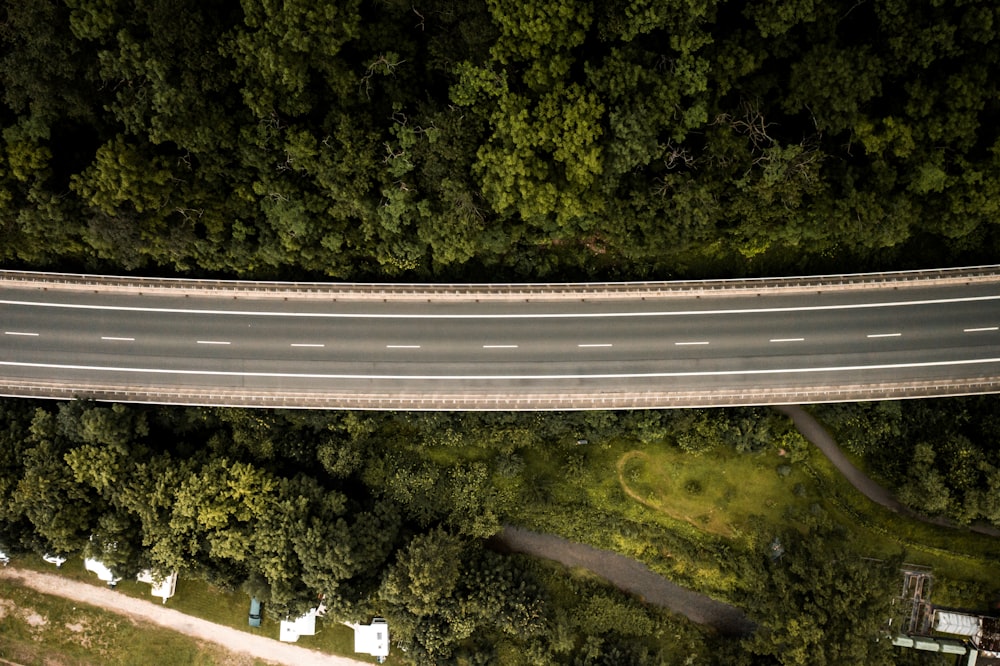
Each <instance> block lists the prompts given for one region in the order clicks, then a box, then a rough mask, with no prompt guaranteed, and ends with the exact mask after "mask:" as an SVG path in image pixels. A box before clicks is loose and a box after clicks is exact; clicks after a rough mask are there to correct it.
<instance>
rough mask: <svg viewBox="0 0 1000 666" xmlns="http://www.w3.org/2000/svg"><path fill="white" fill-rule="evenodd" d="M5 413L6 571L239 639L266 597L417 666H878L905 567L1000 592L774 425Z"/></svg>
mask: <svg viewBox="0 0 1000 666" xmlns="http://www.w3.org/2000/svg"><path fill="white" fill-rule="evenodd" d="M986 400H989V399H988V398H987V399H986ZM924 403H925V404H927V405H928V406H929V407H935V406H936V408H937V409H940V410H941V411H942V412H947V411H948V410H950V409H953V407H954V403H953V402H952V401H949V400H939V401H924ZM0 404H2V406H3V409H2V410H0V415H2V419H3V423H2V427H0V439H2V442H0V443H2V446H0V465H2V473H0V534H2V536H3V538H4V539H5V541H6V545H7V547H8V548H9V549H11V550H13V551H21V552H31V551H33V552H36V553H44V552H53V551H55V552H64V553H76V554H88V555H92V556H95V557H98V558H99V559H102V560H103V561H105V562H106V563H107V564H109V565H110V566H112V568H113V569H115V570H116V571H117V572H118V573H119V574H120V575H123V576H125V577H126V578H127V577H129V576H131V575H133V574H134V573H135V572H136V571H138V570H139V569H141V568H146V567H149V566H153V567H155V568H159V569H163V570H171V569H177V570H179V571H180V572H181V580H182V581H185V582H182V584H181V587H180V588H179V590H178V597H177V601H176V602H171V603H172V605H173V604H176V605H177V607H178V608H179V609H181V610H186V611H190V612H192V613H193V614H196V615H201V616H203V617H207V618H208V619H213V620H216V621H219V619H218V616H219V615H227V616H228V617H229V618H230V619H229V620H222V621H223V622H225V623H227V624H229V623H235V624H236V625H237V626H239V625H240V624H242V623H245V612H246V609H245V608H244V606H245V605H246V603H247V600H248V595H249V594H255V595H256V596H258V597H259V598H262V599H264V600H265V604H266V605H265V608H266V611H267V613H268V614H269V616H270V618H271V620H270V621H268V622H266V623H265V625H266V626H269V627H270V629H271V630H272V631H273V630H274V626H275V625H274V623H273V620H275V619H279V618H283V617H285V616H286V615H287V614H291V615H297V614H299V613H301V612H303V611H305V610H306V609H308V608H309V607H311V606H313V605H315V603H316V599H317V597H318V596H319V595H320V594H323V595H325V601H326V603H327V605H328V607H329V608H330V618H329V622H330V623H331V624H332V623H333V622H336V621H339V620H361V621H367V620H369V619H370V618H371V617H372V616H373V615H382V616H384V617H386V618H387V619H388V620H389V622H390V625H391V626H392V627H393V635H394V637H395V640H398V643H397V647H405V648H406V652H403V651H402V650H397V651H395V653H394V654H395V658H397V659H400V660H401V661H403V662H409V663H415V664H421V663H427V662H428V661H432V660H433V661H437V662H439V663H456V664H474V663H487V662H489V661H491V660H492V661H496V660H500V659H502V660H503V663H509V664H540V663H574V662H578V663H594V664H601V663H608V664H611V663H615V664H628V663H634V664H647V663H648V664H653V663H661V662H663V661H664V660H666V661H667V662H672V661H673V660H674V658H675V657H676V656H677V655H680V654H682V653H683V654H685V655H687V657H685V658H690V660H691V663H693V664H698V663H726V664H730V663H731V664H756V663H762V664H763V663H774V662H775V661H777V662H779V663H782V664H812V665H815V664H847V663H852V662H851V660H852V659H856V657H857V655H859V654H868V653H869V652H870V650H872V649H874V648H872V647H871V645H870V643H871V641H872V640H873V637H874V636H878V635H880V625H881V624H882V623H883V622H884V621H885V619H886V618H887V617H888V615H889V614H891V612H892V610H891V608H890V602H891V598H892V596H893V595H894V594H895V593H896V587H897V584H898V567H899V565H900V563H901V562H903V561H904V560H905V561H907V562H912V563H917V564H923V565H927V566H932V567H934V571H935V575H936V576H937V577H938V583H937V584H936V588H935V590H936V592H935V593H936V594H940V595H941V596H940V598H939V599H938V601H939V603H948V604H950V605H955V606H961V607H968V608H979V609H982V608H985V607H986V606H987V605H988V604H989V603H990V602H991V601H992V600H993V598H994V597H995V596H996V594H997V592H998V589H997V587H996V584H995V581H996V580H997V575H998V574H1000V571H998V567H997V565H996V562H998V561H1000V547H998V540H997V539H994V538H991V537H986V536H982V535H975V534H972V533H967V532H964V531H962V530H955V529H948V528H944V527H937V526H932V525H925V524H922V523H919V522H916V521H913V520H911V519H908V518H904V517H902V516H899V515H896V514H892V513H891V512H888V511H885V510H883V509H881V508H879V507H875V506H872V505H871V504H870V503H869V502H868V501H867V500H866V499H864V498H863V497H862V496H861V495H860V494H859V493H857V492H856V491H855V490H854V489H853V488H851V487H850V486H849V485H847V483H846V481H844V480H843V479H842V478H841V477H840V476H839V474H838V473H837V472H836V471H835V470H834V469H833V468H832V467H831V466H830V465H829V464H828V463H827V462H826V460H825V458H823V457H822V456H821V455H820V454H819V453H818V452H816V451H814V450H813V449H812V447H811V446H810V445H808V444H807V443H806V442H805V441H804V440H803V439H802V438H801V436H800V435H799V434H798V433H797V432H796V431H794V430H793V429H792V428H791V424H790V422H789V421H788V420H787V419H785V418H784V417H782V416H780V415H778V414H777V413H775V412H772V411H771V410H767V409H758V408H753V409H749V408H748V409H729V410H682V411H667V412H620V413H552V414H534V413H523V414H503V413H483V414H475V413H469V414H444V413H427V414H408V413H395V414H394V413H357V412H355V413H337V412H300V411H289V412H283V411H269V410H262V411H242V410H232V409H205V408H170V407H148V406H123V405H113V406H107V405H98V404H93V403H86V402H72V403H52V402H41V403H32V402H30V401H15V400H6V401H3V402H2V403H0ZM862 409H863V408H862ZM584 441H585V442H586V443H581V442H584ZM505 524H513V525H518V526H521V527H526V528H528V529H532V530H536V531H539V532H545V533H551V534H556V535H560V536H564V537H566V538H569V539H571V540H575V541H579V542H582V543H587V544H590V545H593V546H596V547H599V548H605V549H608V550H611V551H614V552H617V553H621V554H623V555H626V556H629V557H632V558H635V559H637V560H639V561H641V562H644V563H645V564H647V565H648V566H649V567H650V568H651V569H652V570H653V571H654V572H657V573H660V574H662V575H664V576H665V577H667V578H668V579H669V580H672V581H674V582H676V583H679V584H682V585H684V586H686V587H689V588H691V589H694V590H698V591H701V592H703V593H706V594H708V595H710V596H712V597H714V598H716V599H719V600H722V601H726V602H729V603H732V604H735V605H736V606H738V607H739V608H741V609H743V610H744V611H745V612H746V613H747V614H748V615H749V616H750V618H751V619H752V620H753V621H754V622H755V623H757V625H758V630H757V631H756V632H755V633H754V635H753V636H752V637H747V638H745V639H743V640H739V639H736V640H734V639H732V638H726V637H722V636H717V635H715V634H713V633H712V632H711V631H709V630H707V629H706V628H702V627H698V626H696V625H693V624H692V623H690V622H689V621H688V620H686V619H685V618H683V617H679V616H674V615H672V614H670V613H668V612H667V611H664V610H660V609H657V608H655V607H652V606H649V605H646V604H643V603H642V602H641V600H639V599H636V598H633V597H630V596H628V595H625V594H623V593H621V592H618V591H617V590H614V589H613V588H610V587H609V586H608V585H606V584H604V583H602V582H601V581H599V580H596V579H595V578H594V577H593V576H592V575H590V574H588V573H586V572H572V573H571V575H568V576H567V575H566V573H565V572H564V571H563V570H562V568H561V567H559V566H557V565H554V564H550V563H546V562H544V561H540V560H536V559H533V558H530V557H526V556H522V555H507V554H504V553H503V552H502V551H498V550H495V549H494V547H493V542H492V541H491V540H490V537H492V536H494V535H495V534H497V533H498V532H499V531H500V530H501V529H502V527H503V525H505ZM775 543H777V544H780V547H781V550H782V551H783V554H781V556H780V557H774V545H775ZM67 566H70V565H67ZM70 571H71V572H72V569H71V570H70ZM78 575H83V574H82V572H78ZM197 581H203V582H197ZM132 587H135V590H132V589H131V588H132ZM212 588H215V589H218V590H222V591H224V592H225V594H224V595H223V596H221V597H213V594H212V593H211V589H212ZM122 589H123V591H125V592H126V593H132V592H134V593H136V594H140V595H143V596H145V595H148V589H147V588H146V587H145V586H138V585H132V584H129V583H122ZM185 591H187V592H188V594H182V593H184V592H185ZM227 595H233V596H227ZM182 597H186V598H187V599H186V600H185V599H184V598H182ZM241 599H242V601H240V600H241ZM188 604H190V605H191V606H190V608H188V607H187V605H188ZM817 608H821V609H823V610H822V612H818V611H817ZM848 610H850V611H851V612H850V613H848ZM637 627H641V628H642V629H641V630H639V629H638V628H637ZM650 628H652V629H650ZM647 629H649V631H647ZM261 630H262V631H264V630H266V627H265V628H262V629H261ZM322 640H326V639H325V638H324V639H322ZM345 640H346V639H345ZM790 645H804V646H808V649H807V650H806V651H805V652H796V651H794V650H790V649H789V646H790ZM832 645H836V646H837V650H836V651H834V650H833V649H832V648H831V647H830V646H832ZM316 647H323V648H324V649H329V650H331V651H336V652H342V651H346V648H347V646H343V645H336V644H330V645H320V644H317V645H316ZM879 649H880V650H882V652H881V653H880V654H881V657H880V658H883V659H884V660H885V662H886V663H888V662H890V661H891V660H893V659H897V660H902V661H900V662H899V663H910V662H909V661H906V660H909V659H910V656H908V655H905V654H896V655H894V654H893V653H892V652H891V651H890V650H889V647H888V644H887V643H886V642H885V641H883V642H882V643H881V647H880V648H879ZM796 654H798V655H799V656H795V655H796ZM668 656H669V658H668ZM482 660H485V661H482ZM854 663H857V662H856V661H855V662H854ZM929 663H933V662H929Z"/></svg>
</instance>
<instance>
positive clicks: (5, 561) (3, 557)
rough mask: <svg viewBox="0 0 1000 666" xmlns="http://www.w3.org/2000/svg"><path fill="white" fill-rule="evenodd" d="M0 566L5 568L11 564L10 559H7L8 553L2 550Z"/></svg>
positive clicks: (0, 551) (0, 552)
mask: <svg viewBox="0 0 1000 666" xmlns="http://www.w3.org/2000/svg"><path fill="white" fill-rule="evenodd" d="M0 564H2V565H4V566H7V565H8V564H10V558H9V557H7V553H5V552H3V551H2V550H0Z"/></svg>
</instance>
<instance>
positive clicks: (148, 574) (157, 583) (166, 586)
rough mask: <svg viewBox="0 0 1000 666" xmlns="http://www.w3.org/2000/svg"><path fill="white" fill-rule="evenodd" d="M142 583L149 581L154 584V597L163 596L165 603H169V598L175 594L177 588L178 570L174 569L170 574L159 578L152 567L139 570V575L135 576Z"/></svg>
mask: <svg viewBox="0 0 1000 666" xmlns="http://www.w3.org/2000/svg"><path fill="white" fill-rule="evenodd" d="M135 579H136V580H137V581H139V582H140V583H148V584H149V585H152V586H153V590H152V592H151V594H152V595H153V596H154V597H161V598H162V599H163V603H167V599H169V598H170V597H172V596H174V592H175V591H176V590H177V572H176V571H173V572H171V573H170V575H169V576H166V577H163V578H160V579H159V580H157V576H154V575H153V572H152V571H151V570H150V569H145V570H143V571H140V572H139V575H138V576H136V577H135Z"/></svg>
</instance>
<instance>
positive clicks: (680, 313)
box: [0, 294, 1000, 319]
mask: <svg viewBox="0 0 1000 666" xmlns="http://www.w3.org/2000/svg"><path fill="white" fill-rule="evenodd" d="M997 300H1000V294H998V295H993V296H966V297H963V298H931V299H923V300H916V301H885V302H880V303H841V304H838V305H803V306H797V307H765V308H731V309H726V310H654V311H649V312H539V313H535V314H527V313H517V312H512V313H506V314H504V313H495V312H488V313H487V312H484V313H478V314H459V313H452V314H443V313H437V314H432V313H426V314H423V313H416V312H414V313H406V314H403V313H364V312H277V311H273V310H264V311H255V310H210V309H206V310H199V309H193V308H152V307H137V306H128V305H93V304H85V303H43V302H40V301H15V300H0V305H21V306H25V307H41V308H66V309H71V310H114V311H119V312H163V313H165V314H204V315H233V316H242V317H313V318H320V319H324V318H325V319H593V318H602V317H603V318H615V317H684V316H698V315H732V314H755V313H761V314H767V313H774V312H820V311H824V310H867V309H872V308H891V307H905V306H908V305H946V304H948V303H980V302H984V301H997Z"/></svg>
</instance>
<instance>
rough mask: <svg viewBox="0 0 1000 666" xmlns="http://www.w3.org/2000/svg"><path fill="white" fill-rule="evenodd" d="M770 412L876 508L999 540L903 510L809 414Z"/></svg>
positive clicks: (787, 409) (994, 532) (996, 533)
mask: <svg viewBox="0 0 1000 666" xmlns="http://www.w3.org/2000/svg"><path fill="white" fill-rule="evenodd" d="M774 409H775V410H776V411H778V412H780V413H782V414H784V415H785V416H787V417H789V418H790V419H792V423H794V424H795V428H796V429H797V430H798V431H799V432H800V433H802V436H803V437H805V438H806V439H808V440H809V441H810V442H812V443H813V444H814V445H815V446H816V448H818V449H819V450H820V451H821V452H822V453H823V455H824V456H826V457H827V459H828V460H829V461H830V462H831V463H832V464H833V466H834V467H836V468H837V471H839V472H840V473H841V474H843V476H844V478H845V479H847V480H848V481H849V482H850V484H851V485H852V486H854V487H855V488H857V489H858V492H860V493H861V494H862V495H864V496H865V497H867V498H868V499H870V500H871V501H873V502H875V503H876V504H880V505H881V506H884V507H885V508H887V509H889V510H890V511H895V512H896V513H898V514H900V515H903V516H906V517H907V518H912V519H913V520H919V521H921V522H924V523H930V524H931V525H939V526H941V527H951V528H953V529H968V530H971V531H973V532H978V533H980V534H986V535H988V536H993V537H1000V529H997V528H995V527H993V526H992V525H984V524H975V523H974V524H972V525H970V526H968V527H966V526H964V525H959V524H957V523H954V522H952V521H950V520H948V519H947V518H940V517H934V516H925V515H923V514H920V513H917V512H916V511H914V510H913V509H911V508H909V507H907V506H904V505H903V504H901V503H900V502H899V500H897V499H896V498H895V497H894V496H893V495H892V493H890V492H889V491H888V490H887V489H886V488H885V487H883V486H881V485H879V484H878V483H876V482H875V481H873V480H872V479H871V478H869V477H868V476H867V475H866V474H865V473H864V472H862V471H861V470H859V469H858V468H857V467H855V466H854V465H853V464H852V463H851V461H850V460H848V459H847V456H845V455H844V452H843V451H841V450H840V446H838V445H837V442H836V440H834V439H833V436H832V435H830V433H829V432H827V431H826V428H824V427H823V426H822V425H820V423H819V421H817V420H816V419H814V418H813V417H812V415H811V414H809V412H807V411H806V410H804V409H803V408H802V407H800V406H798V405H781V406H776V407H774Z"/></svg>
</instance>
